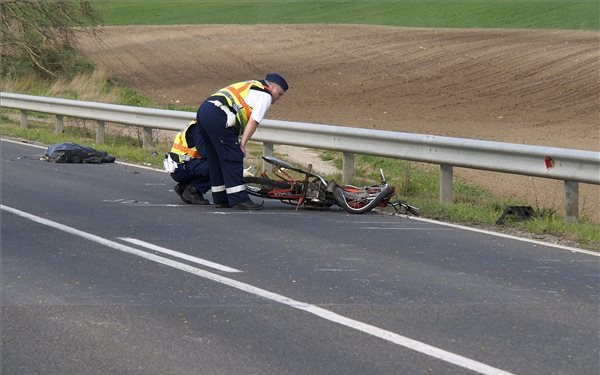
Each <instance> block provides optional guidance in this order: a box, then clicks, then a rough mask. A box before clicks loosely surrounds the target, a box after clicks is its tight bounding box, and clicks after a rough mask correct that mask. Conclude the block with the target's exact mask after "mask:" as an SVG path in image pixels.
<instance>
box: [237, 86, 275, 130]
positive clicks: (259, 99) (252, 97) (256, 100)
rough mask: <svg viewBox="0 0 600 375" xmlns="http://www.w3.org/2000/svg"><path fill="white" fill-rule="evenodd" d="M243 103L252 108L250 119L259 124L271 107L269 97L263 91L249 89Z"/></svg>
mask: <svg viewBox="0 0 600 375" xmlns="http://www.w3.org/2000/svg"><path fill="white" fill-rule="evenodd" d="M244 101H245V102H246V103H247V104H248V105H249V106H250V107H252V114H251V115H250V118H251V119H253V120H254V121H256V122H258V123H259V124H260V123H261V122H262V120H263V118H264V117H265V114H266V113H267V110H268V109H269V107H270V106H271V101H272V100H271V95H270V94H268V93H266V92H264V91H260V90H254V89H250V91H249V92H248V95H246V97H245V98H244Z"/></svg>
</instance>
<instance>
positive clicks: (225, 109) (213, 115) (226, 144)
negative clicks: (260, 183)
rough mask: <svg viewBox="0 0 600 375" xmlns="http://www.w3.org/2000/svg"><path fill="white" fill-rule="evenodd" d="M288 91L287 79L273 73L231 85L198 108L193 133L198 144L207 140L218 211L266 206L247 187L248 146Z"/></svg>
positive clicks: (213, 193)
mask: <svg viewBox="0 0 600 375" xmlns="http://www.w3.org/2000/svg"><path fill="white" fill-rule="evenodd" d="M287 89H288V84H287V82H286V81H285V79H284V78H283V77H282V76H280V75H279V74H276V73H271V74H267V76H266V77H265V79H264V80H249V81H243V82H237V83H234V84H231V85H229V86H227V87H225V88H223V89H221V90H219V91H217V92H216V93H214V94H213V95H211V96H210V97H209V98H207V99H206V100H205V101H204V102H202V104H201V105H200V108H198V112H197V114H196V120H197V122H198V126H196V127H195V129H192V132H191V133H192V136H193V139H194V142H196V139H198V140H199V141H200V139H203V140H204V146H205V147H204V148H205V154H204V153H203V154H204V156H206V158H207V159H208V163H209V170H210V172H209V175H210V185H211V192H212V197H213V201H214V203H215V204H216V206H217V207H219V208H226V207H234V208H239V209H244V210H260V209H262V205H259V204H256V203H254V202H252V200H251V199H250V196H249V195H248V193H247V192H246V186H245V184H244V177H243V167H244V163H243V162H244V156H246V144H247V143H248V141H249V140H250V138H251V137H252V135H253V134H254V132H255V131H256V128H257V127H258V125H259V124H260V122H261V121H262V120H263V118H264V116H265V114H266V113H267V110H268V109H269V107H270V106H271V104H273V103H275V102H276V101H277V100H278V99H279V98H280V97H281V96H282V95H283V94H284V93H285V91H287ZM199 141H198V142H199ZM198 144H199V143H198Z"/></svg>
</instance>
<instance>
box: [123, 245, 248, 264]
mask: <svg viewBox="0 0 600 375" xmlns="http://www.w3.org/2000/svg"><path fill="white" fill-rule="evenodd" d="M118 238H119V239H120V240H123V241H125V242H129V243H132V244H134V245H138V246H142V247H145V248H147V249H150V250H154V251H157V252H159V253H163V254H169V255H171V256H174V257H176V258H181V259H185V260H189V261H191V262H194V263H197V264H201V265H203V266H207V267H210V268H214V269H217V270H219V271H223V272H244V271H240V270H238V269H235V268H231V267H229V266H225V265H222V264H219V263H215V262H211V261H210V260H206V259H202V258H197V257H195V256H192V255H188V254H185V253H180V252H179V251H175V250H170V249H167V248H165V247H161V246H158V245H154V244H151V243H148V242H145V241H142V240H138V239H137V238H130V237H118Z"/></svg>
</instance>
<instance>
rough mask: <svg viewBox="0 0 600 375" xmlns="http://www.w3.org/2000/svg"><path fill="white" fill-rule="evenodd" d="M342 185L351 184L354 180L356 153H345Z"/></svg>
mask: <svg viewBox="0 0 600 375" xmlns="http://www.w3.org/2000/svg"><path fill="white" fill-rule="evenodd" d="M342 155H343V158H344V161H343V164H342V166H343V167H342V184H349V183H350V182H351V181H352V180H353V179H354V153H353V152H343V154H342Z"/></svg>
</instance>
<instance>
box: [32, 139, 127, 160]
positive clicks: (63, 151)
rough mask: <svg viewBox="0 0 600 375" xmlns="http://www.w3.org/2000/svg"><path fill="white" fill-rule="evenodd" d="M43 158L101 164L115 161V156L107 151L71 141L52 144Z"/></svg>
mask: <svg viewBox="0 0 600 375" xmlns="http://www.w3.org/2000/svg"><path fill="white" fill-rule="evenodd" d="M43 158H44V159H46V160H48V161H51V162H54V163H92V164H100V163H112V162H114V161H115V157H114V156H110V155H108V153H106V151H98V150H94V149H93V148H91V147H86V146H81V145H78V144H75V143H70V142H66V143H57V144H54V145H51V146H50V147H48V150H47V151H46V154H44V156H43Z"/></svg>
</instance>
